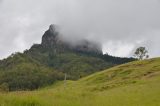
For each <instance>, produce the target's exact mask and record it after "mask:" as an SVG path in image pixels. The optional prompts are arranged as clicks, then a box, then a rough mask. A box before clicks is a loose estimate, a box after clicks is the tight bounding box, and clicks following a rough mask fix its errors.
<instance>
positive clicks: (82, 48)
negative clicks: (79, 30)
mask: <svg viewBox="0 0 160 106" xmlns="http://www.w3.org/2000/svg"><path fill="white" fill-rule="evenodd" d="M41 45H42V46H43V47H46V48H53V49H55V50H57V51H65V50H74V51H79V52H92V53H96V54H102V47H101V45H100V44H97V43H95V42H91V41H87V40H81V41H79V42H78V43H77V44H74V45H73V44H70V43H69V42H65V40H64V39H63V40H62V38H61V37H60V35H59V31H58V27H57V26H56V25H54V24H52V25H50V27H49V29H48V30H47V31H46V32H45V33H44V35H43V36H42V43H41Z"/></svg>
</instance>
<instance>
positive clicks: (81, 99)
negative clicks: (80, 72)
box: [0, 58, 160, 106]
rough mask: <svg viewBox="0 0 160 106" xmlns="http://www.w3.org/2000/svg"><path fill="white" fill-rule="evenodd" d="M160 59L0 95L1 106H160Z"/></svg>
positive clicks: (137, 62)
mask: <svg viewBox="0 0 160 106" xmlns="http://www.w3.org/2000/svg"><path fill="white" fill-rule="evenodd" d="M159 82H160V58H155V59H150V60H144V61H135V62H132V63H128V64H124V65H120V66H116V67H114V68H111V69H108V70H105V71H102V72H98V73H95V74H93V75H90V76H88V77H85V78H82V79H80V80H78V81H67V82H66V84H64V82H57V83H56V84H54V85H53V86H50V87H46V88H43V89H39V90H37V91H25V92H11V93H1V94H0V104H1V106H160V101H159V98H160V83H159Z"/></svg>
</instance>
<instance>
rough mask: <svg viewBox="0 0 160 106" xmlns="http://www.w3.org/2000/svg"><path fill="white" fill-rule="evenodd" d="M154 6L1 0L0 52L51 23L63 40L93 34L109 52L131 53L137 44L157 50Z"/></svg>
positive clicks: (159, 30)
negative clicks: (56, 26)
mask: <svg viewBox="0 0 160 106" xmlns="http://www.w3.org/2000/svg"><path fill="white" fill-rule="evenodd" d="M159 11H160V1H158V0H120V1H119V0H34V1H33V0H27V1H26V0H4V1H3V3H1V6H0V14H1V15H0V23H1V24H0V37H1V39H0V45H1V46H0V51H1V52H0V57H1V58H3V57H6V56H8V55H9V54H11V53H12V52H15V51H23V50H24V49H27V48H29V47H30V46H31V45H32V44H33V43H40V42H41V36H42V34H43V33H44V31H45V30H46V29H48V26H49V25H50V24H52V23H55V24H58V25H59V26H60V27H61V32H62V35H63V37H64V38H65V39H66V40H68V41H70V40H71V41H75V42H76V40H79V39H84V38H86V39H89V40H94V41H97V42H100V43H102V44H103V47H104V51H105V52H109V53H110V54H114V55H118V56H131V55H132V52H133V50H134V49H135V48H136V47H138V46H141V45H142V46H146V47H148V49H149V51H150V54H151V56H159V55H160V51H159V50H158V49H157V48H159V41H158V39H160V36H159V34H160V21H159V19H160V12H159Z"/></svg>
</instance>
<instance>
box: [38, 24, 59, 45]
mask: <svg viewBox="0 0 160 106" xmlns="http://www.w3.org/2000/svg"><path fill="white" fill-rule="evenodd" d="M58 34H59V33H58V28H57V26H56V25H54V24H52V25H50V26H49V29H48V30H47V31H46V32H45V33H44V35H43V36H42V43H41V44H42V46H45V47H52V46H54V45H56V42H57V40H58Z"/></svg>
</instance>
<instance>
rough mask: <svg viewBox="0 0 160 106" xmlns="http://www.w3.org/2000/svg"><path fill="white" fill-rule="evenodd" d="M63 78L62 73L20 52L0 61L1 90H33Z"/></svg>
mask: <svg viewBox="0 0 160 106" xmlns="http://www.w3.org/2000/svg"><path fill="white" fill-rule="evenodd" d="M63 78H64V74H63V73H61V72H58V71H55V70H54V69H53V68H52V69H51V68H48V67H46V66H43V65H42V64H40V63H38V62H36V61H35V60H33V59H31V58H28V57H27V56H26V55H24V54H21V53H17V54H15V55H12V56H10V57H9V58H8V59H5V60H3V61H1V62H0V88H1V89H3V90H7V89H8V90H33V89H38V88H39V87H42V86H46V85H49V84H52V83H53V82H55V81H56V80H62V79H63Z"/></svg>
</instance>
